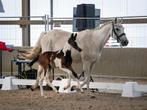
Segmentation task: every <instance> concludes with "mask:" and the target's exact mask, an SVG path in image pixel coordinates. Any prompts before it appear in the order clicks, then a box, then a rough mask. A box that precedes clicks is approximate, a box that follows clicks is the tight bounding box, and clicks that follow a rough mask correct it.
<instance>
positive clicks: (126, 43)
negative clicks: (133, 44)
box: [121, 40, 129, 46]
mask: <svg viewBox="0 0 147 110" xmlns="http://www.w3.org/2000/svg"><path fill="white" fill-rule="evenodd" d="M128 43H129V41H128V40H124V41H121V45H122V46H127V45H128Z"/></svg>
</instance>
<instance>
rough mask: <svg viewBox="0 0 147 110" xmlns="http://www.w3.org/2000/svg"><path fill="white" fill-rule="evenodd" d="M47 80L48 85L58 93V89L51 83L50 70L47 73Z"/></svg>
mask: <svg viewBox="0 0 147 110" xmlns="http://www.w3.org/2000/svg"><path fill="white" fill-rule="evenodd" d="M45 78H46V79H45V80H46V82H47V84H48V85H49V86H50V87H51V88H52V89H53V90H54V91H55V92H58V91H57V89H56V88H55V87H54V86H53V84H52V83H51V82H50V80H49V73H48V69H47V73H46V76H45Z"/></svg>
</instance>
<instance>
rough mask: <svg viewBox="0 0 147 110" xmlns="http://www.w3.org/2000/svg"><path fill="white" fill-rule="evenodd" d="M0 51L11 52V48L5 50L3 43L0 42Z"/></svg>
mask: <svg viewBox="0 0 147 110" xmlns="http://www.w3.org/2000/svg"><path fill="white" fill-rule="evenodd" d="M0 50H3V51H9V52H11V51H12V50H13V49H12V48H7V47H6V44H5V42H2V41H0Z"/></svg>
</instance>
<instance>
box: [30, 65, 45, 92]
mask: <svg viewBox="0 0 147 110" xmlns="http://www.w3.org/2000/svg"><path fill="white" fill-rule="evenodd" d="M41 74H43V68H42V67H41V66H40V65H39V66H38V71H37V79H36V81H35V85H34V86H32V88H31V90H34V89H35V88H37V87H38V86H39V85H38V84H39V80H40V76H41Z"/></svg>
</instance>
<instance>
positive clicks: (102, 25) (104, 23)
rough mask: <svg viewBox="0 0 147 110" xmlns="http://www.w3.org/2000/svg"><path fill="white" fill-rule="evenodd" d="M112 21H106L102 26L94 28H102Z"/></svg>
mask: <svg viewBox="0 0 147 110" xmlns="http://www.w3.org/2000/svg"><path fill="white" fill-rule="evenodd" d="M110 23H112V21H108V22H106V23H104V24H103V25H102V26H100V27H96V28H95V29H94V30H100V29H101V28H103V27H104V26H105V25H107V24H110Z"/></svg>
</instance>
